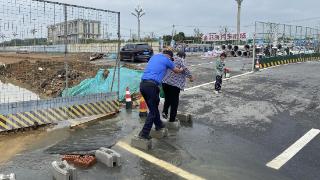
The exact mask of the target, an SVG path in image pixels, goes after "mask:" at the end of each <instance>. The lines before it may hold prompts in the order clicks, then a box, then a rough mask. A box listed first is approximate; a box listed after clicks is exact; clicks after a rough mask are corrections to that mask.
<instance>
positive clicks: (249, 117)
mask: <svg viewBox="0 0 320 180" xmlns="http://www.w3.org/2000/svg"><path fill="white" fill-rule="evenodd" d="M236 2H237V10H238V11H237V12H238V14H237V15H238V16H237V18H238V19H237V20H238V21H237V22H238V24H237V26H236V28H235V30H236V32H232V31H229V30H227V28H226V27H225V28H222V30H223V31H220V32H218V31H216V32H214V31H215V30H214V29H213V28H212V27H211V26H209V28H211V29H210V30H208V31H207V32H204V33H199V32H198V33H196V32H195V34H196V35H194V37H192V38H191V36H188V35H184V34H183V33H180V32H179V33H177V31H180V30H181V29H183V28H190V27H189V26H187V25H185V26H183V25H173V29H172V34H171V35H163V37H161V38H153V39H152V38H151V37H149V36H148V37H145V38H144V40H145V41H144V40H142V38H141V34H140V23H141V18H142V17H144V15H145V14H144V10H143V9H142V7H141V6H140V5H139V6H138V7H137V8H136V9H134V10H135V11H134V12H133V13H131V15H133V16H134V18H137V20H138V36H137V37H135V36H133V35H131V29H130V37H129V38H128V37H126V36H125V35H123V34H121V33H122V30H123V29H124V30H128V29H127V28H124V27H121V25H122V24H123V23H122V21H125V22H126V20H123V19H122V18H123V15H122V13H123V12H121V13H120V12H118V11H114V10H110V9H98V8H93V7H87V6H80V5H75V4H67V3H61V2H52V1H42V0H0V152H1V156H0V180H47V179H54V180H65V179H68V180H104V179H137V180H138V179H139V180H140V179H146V180H149V179H190V180H202V179H208V180H209V179H221V180H234V179H237V180H256V179H259V180H270V179H277V180H278V179H279V180H301V179H306V180H316V179H318V177H319V175H320V174H319V171H318V169H319V159H320V155H319V153H318V150H319V148H320V143H319V142H320V141H319V138H320V136H319V134H320V130H319V129H320V122H319V115H320V89H319V87H320V82H319V78H320V74H319V73H318V72H319V69H320V43H319V42H320V30H319V29H318V28H317V27H308V26H302V25H292V24H286V23H276V22H263V21H259V19H258V18H257V21H255V22H252V24H251V25H249V26H244V27H243V29H245V30H241V29H240V27H242V26H240V10H241V4H242V0H236ZM170 28H171V27H170ZM179 28H180V29H179ZM192 28H193V26H192ZM219 28H220V29H221V27H220V26H219ZM178 29H179V30H178ZM169 31H171V29H170V30H169ZM182 37H184V38H185V39H184V40H179V38H182ZM130 38H132V39H130ZM135 38H136V39H135ZM188 38H189V39H188ZM190 38H191V40H190ZM149 39H152V40H149ZM138 46H139V48H140V47H143V48H145V49H139V48H138ZM130 48H132V49H130ZM168 49H170V50H172V51H173V53H174V54H177V52H184V53H185V54H186V57H185V59H184V66H186V67H187V69H188V70H189V71H190V72H191V74H192V76H193V78H194V80H192V81H189V80H187V81H186V84H185V87H184V89H182V90H181V92H180V99H178V101H179V102H178V104H179V106H178V112H177V115H176V120H175V121H174V122H170V121H169V119H168V118H165V117H164V116H163V113H162V112H164V106H165V105H164V103H165V97H163V96H164V95H163V94H161V93H163V92H160V103H159V107H158V111H159V112H160V116H161V117H160V119H161V122H162V123H163V124H164V125H165V127H164V128H163V129H161V130H157V129H156V126H155V125H154V126H153V127H154V128H152V130H151V132H150V136H151V137H152V139H142V138H140V136H139V132H140V130H141V128H142V127H143V126H144V124H145V121H146V119H147V118H149V117H148V115H149V114H150V110H149V109H148V105H147V102H146V100H145V99H144V98H143V96H142V93H141V92H142V91H141V89H140V83H141V82H142V76H143V74H144V70H145V69H146V68H147V67H148V61H149V60H150V58H152V57H153V55H157V54H159V53H160V54H161V52H162V50H168ZM221 54H225V55H226V59H225V60H224V61H223V63H224V65H225V67H224V69H223V74H222V82H223V83H222V90H221V92H220V91H219V93H215V91H216V75H217V73H218V72H217V63H218V62H220V60H221ZM124 56H125V58H123V57H124ZM175 58H176V57H175ZM160 89H161V91H163V90H162V87H161V88H160ZM140 91H141V92H140ZM170 111H171V110H170Z"/></svg>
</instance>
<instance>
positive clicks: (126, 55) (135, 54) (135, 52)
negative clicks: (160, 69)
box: [120, 44, 153, 62]
mask: <svg viewBox="0 0 320 180" xmlns="http://www.w3.org/2000/svg"><path fill="white" fill-rule="evenodd" d="M151 56H153V49H152V48H151V47H150V46H149V45H148V44H126V45H125V46H124V47H123V48H122V49H121V51H120V60H121V61H123V60H130V61H132V62H135V61H149V59H150V58H151Z"/></svg>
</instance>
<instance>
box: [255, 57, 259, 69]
mask: <svg viewBox="0 0 320 180" xmlns="http://www.w3.org/2000/svg"><path fill="white" fill-rule="evenodd" d="M255 68H256V70H259V69H260V63H259V60H258V59H257V61H256V65H255Z"/></svg>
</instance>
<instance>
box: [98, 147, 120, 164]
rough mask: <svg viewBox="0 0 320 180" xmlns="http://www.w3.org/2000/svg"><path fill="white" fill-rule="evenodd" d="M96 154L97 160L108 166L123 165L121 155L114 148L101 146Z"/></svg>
mask: <svg viewBox="0 0 320 180" xmlns="http://www.w3.org/2000/svg"><path fill="white" fill-rule="evenodd" d="M95 156H96V158H97V160H98V161H99V162H101V163H103V164H105V165H106V166H108V167H116V166H121V160H120V158H121V156H120V154H119V153H117V152H116V151H114V150H112V149H108V148H104V147H102V148H100V149H98V150H97V151H96V153H95Z"/></svg>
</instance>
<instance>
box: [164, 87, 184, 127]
mask: <svg viewBox="0 0 320 180" xmlns="http://www.w3.org/2000/svg"><path fill="white" fill-rule="evenodd" d="M162 88H163V91H164V96H165V98H164V106H163V113H165V114H166V115H167V114H168V111H169V107H170V119H169V121H170V122H174V121H175V120H176V116H177V111H178V106H179V94H180V88H178V87H176V86H171V85H169V84H165V83H163V84H162Z"/></svg>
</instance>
